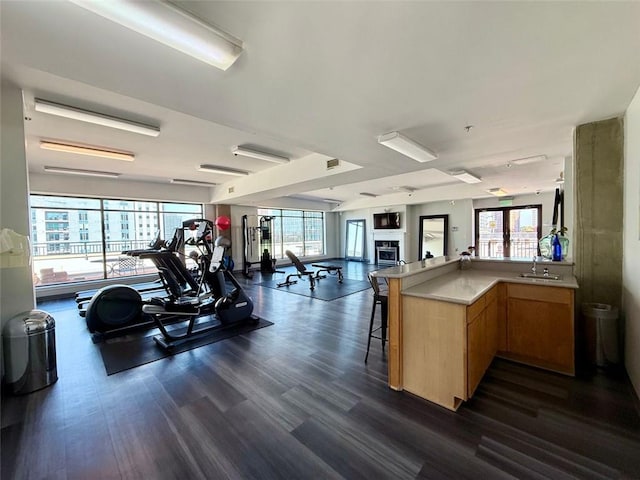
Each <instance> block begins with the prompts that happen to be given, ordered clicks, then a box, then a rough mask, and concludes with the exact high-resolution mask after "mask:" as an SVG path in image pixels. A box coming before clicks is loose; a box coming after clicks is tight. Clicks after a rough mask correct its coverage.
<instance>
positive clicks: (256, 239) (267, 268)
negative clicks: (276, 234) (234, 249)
mask: <svg viewBox="0 0 640 480" xmlns="http://www.w3.org/2000/svg"><path fill="white" fill-rule="evenodd" d="M272 251H273V217H270V216H266V215H265V216H258V215H243V216H242V274H243V275H244V276H245V277H247V278H252V277H253V273H252V269H251V265H257V264H260V272H261V273H284V272H280V271H278V270H276V269H275V265H276V260H275V258H273V257H272V256H271V252H272Z"/></svg>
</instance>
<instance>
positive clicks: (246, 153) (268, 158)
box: [231, 147, 289, 163]
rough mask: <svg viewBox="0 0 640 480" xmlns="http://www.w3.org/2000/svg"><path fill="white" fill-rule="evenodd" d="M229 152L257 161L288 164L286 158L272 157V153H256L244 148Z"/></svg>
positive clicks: (236, 148)
mask: <svg viewBox="0 0 640 480" xmlns="http://www.w3.org/2000/svg"><path fill="white" fill-rule="evenodd" d="M231 152H232V153H233V154H234V155H242V156H243V157H251V158H257V159H258V160H265V161H267V162H273V163H289V159H288V158H287V157H281V156H280V155H274V154H272V153H265V152H258V151H257V150H251V149H250V148H244V147H233V149H231Z"/></svg>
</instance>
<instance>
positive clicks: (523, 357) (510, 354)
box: [501, 284, 575, 375]
mask: <svg viewBox="0 0 640 480" xmlns="http://www.w3.org/2000/svg"><path fill="white" fill-rule="evenodd" d="M573 304H574V292H573V290H572V289H568V288H559V287H547V286H544V287H541V286H536V285H521V284H508V285H507V328H506V335H507V346H506V351H505V352H501V356H503V357H506V358H509V359H511V360H516V361H519V362H523V363H527V364H529V365H534V366H539V367H542V368H546V369H549V370H555V371H558V372H562V373H567V374H570V375H574V374H575V360H574V356H575V353H574V349H575V335H574V319H573V313H574V312H573V309H574V306H573Z"/></svg>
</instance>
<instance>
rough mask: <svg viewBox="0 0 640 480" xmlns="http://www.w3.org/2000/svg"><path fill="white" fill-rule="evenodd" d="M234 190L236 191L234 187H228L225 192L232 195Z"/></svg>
mask: <svg viewBox="0 0 640 480" xmlns="http://www.w3.org/2000/svg"><path fill="white" fill-rule="evenodd" d="M235 189H236V187H229V188H228V190H227V191H228V192H229V193H233V192H234V191H235Z"/></svg>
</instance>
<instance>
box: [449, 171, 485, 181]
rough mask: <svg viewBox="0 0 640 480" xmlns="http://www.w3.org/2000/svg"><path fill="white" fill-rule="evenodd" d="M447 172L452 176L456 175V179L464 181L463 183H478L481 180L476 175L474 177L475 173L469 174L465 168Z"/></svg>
mask: <svg viewBox="0 0 640 480" xmlns="http://www.w3.org/2000/svg"><path fill="white" fill-rule="evenodd" d="M449 174H450V175H451V176H452V177H456V178H457V179H458V180H460V181H462V182H465V183H480V182H482V180H480V179H479V178H478V177H476V176H475V175H471V174H470V173H469V172H467V171H465V170H458V171H455V172H449Z"/></svg>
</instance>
